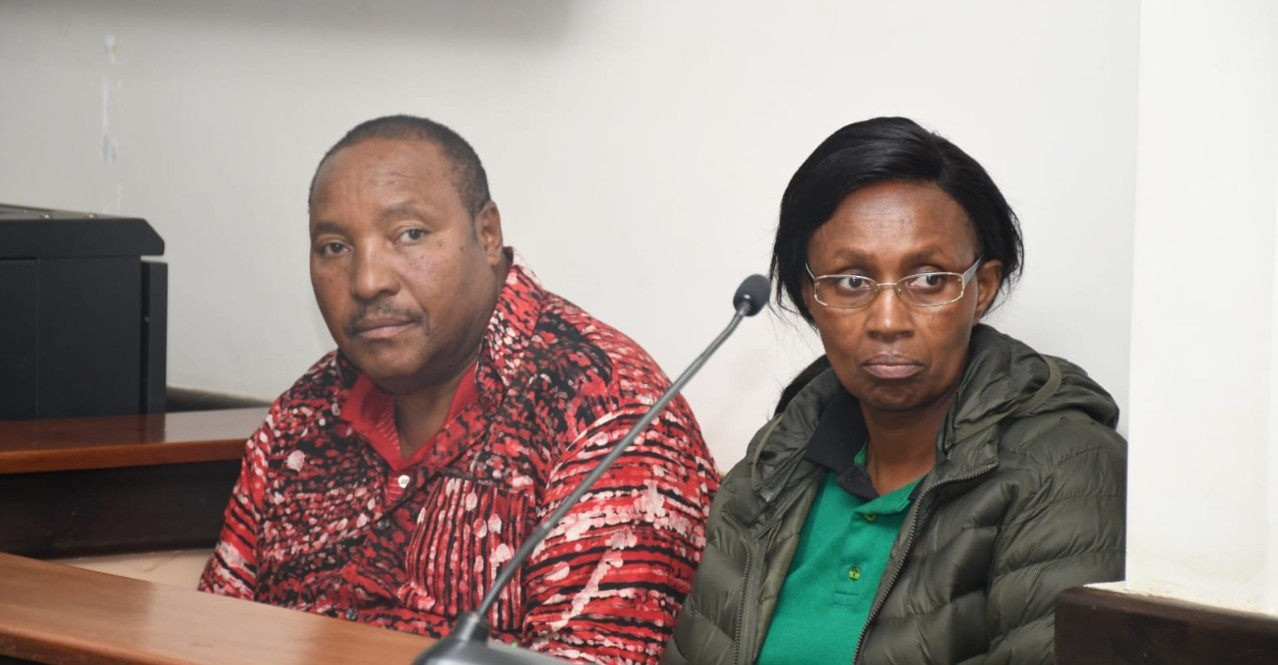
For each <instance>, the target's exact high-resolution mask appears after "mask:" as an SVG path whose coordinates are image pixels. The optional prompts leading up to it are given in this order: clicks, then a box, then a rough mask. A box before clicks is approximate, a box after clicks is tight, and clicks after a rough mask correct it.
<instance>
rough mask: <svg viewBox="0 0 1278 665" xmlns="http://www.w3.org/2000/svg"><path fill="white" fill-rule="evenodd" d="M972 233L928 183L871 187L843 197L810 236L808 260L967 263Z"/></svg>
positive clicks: (960, 210)
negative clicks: (812, 258) (832, 212)
mask: <svg viewBox="0 0 1278 665" xmlns="http://www.w3.org/2000/svg"><path fill="white" fill-rule="evenodd" d="M976 244H977V242H976V231H975V229H974V228H973V227H972V224H971V223H970V222H969V221H968V218H967V214H966V212H965V211H964V210H963V208H962V206H960V205H959V204H958V203H957V202H955V201H954V199H952V198H950V196H949V195H948V194H946V193H945V192H944V191H942V190H941V189H940V188H938V187H936V186H935V185H932V184H930V183H922V184H920V183H910V182H885V183H877V184H875V185H871V186H870V187H866V188H864V189H861V190H858V191H856V192H853V193H852V194H850V195H848V196H847V197H846V198H845V199H844V200H843V201H842V202H841V203H840V204H839V206H838V208H836V209H835V211H834V214H833V215H831V217H830V219H829V220H828V221H827V222H826V223H825V224H823V225H821V226H820V227H819V228H818V229H817V231H816V232H815V233H814V234H813V235H812V239H811V241H810V242H809V243H808V254H809V256H812V257H816V256H821V257H823V258H826V259H827V260H835V259H842V260H850V261H856V262H871V261H872V262H879V261H889V262H896V261H905V262H910V261H915V262H919V261H921V262H928V261H929V260H944V259H950V260H955V259H970V258H971V257H970V256H969V255H972V254H973V253H974V252H975V251H976Z"/></svg>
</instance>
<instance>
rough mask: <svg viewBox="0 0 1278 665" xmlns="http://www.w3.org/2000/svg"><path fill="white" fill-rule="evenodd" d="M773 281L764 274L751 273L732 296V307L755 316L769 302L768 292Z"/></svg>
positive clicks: (747, 314)
mask: <svg viewBox="0 0 1278 665" xmlns="http://www.w3.org/2000/svg"><path fill="white" fill-rule="evenodd" d="M771 290H772V283H771V282H769V281H768V278H767V277H764V276H763V275H750V276H749V277H747V278H745V281H743V282H741V286H738V287H737V292H736V294H735V295H733V296H732V307H733V308H734V309H736V310H737V311H738V312H741V313H742V314H745V315H746V316H754V315H755V314H758V313H759V312H760V311H762V310H763V306H764V305H766V304H768V293H769V292H770V291H771Z"/></svg>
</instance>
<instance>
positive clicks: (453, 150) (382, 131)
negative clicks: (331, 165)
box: [308, 115, 492, 218]
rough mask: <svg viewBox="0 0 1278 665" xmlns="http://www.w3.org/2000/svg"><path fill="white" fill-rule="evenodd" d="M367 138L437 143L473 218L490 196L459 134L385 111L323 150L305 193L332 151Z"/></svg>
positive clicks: (472, 151)
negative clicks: (387, 113) (381, 115)
mask: <svg viewBox="0 0 1278 665" xmlns="http://www.w3.org/2000/svg"><path fill="white" fill-rule="evenodd" d="M370 139H386V140H391V141H427V142H430V143H433V144H435V145H436V146H439V149H440V150H442V151H443V152H444V155H445V156H446V157H448V161H450V162H452V164H453V188H454V189H456V190H457V195H458V196H460V197H461V200H462V205H464V206H466V210H467V212H469V213H470V216H471V217H472V218H473V217H474V216H475V215H478V214H479V211H480V210H483V209H484V206H485V205H486V204H487V203H488V202H489V201H490V200H492V197H491V196H490V195H489V193H488V174H487V173H486V172H485V171H484V165H483V164H482V163H480V161H479V155H478V154H476V153H475V149H474V148H472V147H471V146H470V144H469V143H467V142H466V139H464V138H462V137H461V135H460V134H458V133H457V132H455V131H453V130H451V129H449V128H448V127H446V126H444V125H441V124H439V123H438V122H435V121H434V120H428V119H426V118H419V117H417V116H412V115H388V116H383V117H380V118H373V119H372V120H367V121H364V122H361V123H360V124H358V125H356V126H355V128H354V129H352V130H351V131H349V132H346V136H343V137H342V139H341V140H340V141H338V142H337V143H334V144H333V147H331V148H329V149H328V152H326V153H324V158H323V159H321V160H320V162H319V166H317V167H316V168H315V176H312V177H311V188H310V193H309V195H308V200H309V198H310V197H313V196H314V195H315V177H316V176H318V175H319V169H320V167H322V166H324V162H326V161H328V158H329V157H330V156H332V155H333V153H335V152H337V151H338V150H341V149H342V148H346V147H349V146H352V145H355V144H356V143H362V142H364V141H368V140H370Z"/></svg>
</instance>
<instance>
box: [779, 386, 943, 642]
mask: <svg viewBox="0 0 1278 665" xmlns="http://www.w3.org/2000/svg"><path fill="white" fill-rule="evenodd" d="M858 411H859V409H858ZM857 415H858V420H859V414H857ZM823 420H825V419H824V418H823ZM822 424H825V423H822ZM862 427H864V425H862ZM827 429H829V428H827ZM839 429H843V428H839ZM817 438H818V437H816V436H814V444H815V443H816V442H815V439H817ZM862 440H864V439H862ZM844 441H846V439H844ZM848 452H849V453H850V451H848ZM809 457H810V458H813V457H816V458H819V457H820V454H819V453H817V454H814V455H810V456H809ZM827 468H828V467H827ZM864 468H865V447H864V446H862V447H861V449H860V450H859V451H858V452H857V453H856V456H855V467H854V468H849V469H845V470H844V471H843V472H842V473H838V472H836V471H835V470H833V469H831V470H828V471H827V472H826V474H825V480H824V482H823V483H822V485H821V488H820V489H819V490H818V492H817V496H816V499H815V500H814V501H813V504H812V508H811V510H810V512H809V513H808V517H807V520H806V521H805V522H804V524H803V532H802V533H801V534H800V536H799V546H798V549H797V550H796V551H795V553H794V560H793V561H791V562H790V570H789V572H788V573H787V574H786V578H785V583H784V584H783V585H782V587H781V595H780V597H779V598H778V599H777V608H776V613H775V614H774V615H773V617H772V623H771V625H769V626H768V633H767V636H766V637H765V639H764V643H763V649H762V650H761V651H760V653H759V658H758V661H757V662H758V663H759V665H780V664H782V663H785V664H789V665H792V664H794V663H823V664H826V663H851V662H852V657H853V655H854V652H855V651H856V644H857V641H858V640H859V639H860V637H861V632H862V631H863V630H864V628H865V622H866V620H867V619H868V618H869V615H870V606H871V605H872V604H873V603H874V595H875V592H876V591H878V588H879V581H880V580H881V579H882V577H883V571H884V570H885V569H886V568H887V564H888V558H889V556H888V555H889V554H890V553H891V551H892V543H893V542H895V541H896V535H897V532H899V531H900V530H901V524H902V523H903V522H904V521H905V516H906V513H907V512H909V507H910V502H911V501H912V498H913V496H912V495H913V492H914V489H915V487H916V486H917V485H918V482H919V481H918V480H915V481H914V482H913V483H910V484H909V485H906V486H904V487H902V488H900V489H897V490H895V491H893V492H890V493H888V494H885V495H882V496H876V495H875V493H874V492H873V489H872V486H871V489H870V490H869V491H868V492H867V491H865V489H864V486H865V484H867V483H865V482H864V481H868V475H864V474H865V472H864ZM854 474H855V475H857V476H863V479H862V482H857V483H854V484H855V485H856V486H857V489H858V490H859V491H856V493H853V491H849V489H848V486H849V483H848V481H847V479H848V477H849V476H850V475H854ZM841 476H842V478H843V480H844V482H843V483H840V477H841Z"/></svg>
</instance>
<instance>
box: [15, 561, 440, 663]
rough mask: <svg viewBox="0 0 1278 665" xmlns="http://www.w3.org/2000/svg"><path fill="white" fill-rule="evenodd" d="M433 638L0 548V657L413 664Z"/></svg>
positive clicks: (49, 660) (50, 660)
mask: <svg viewBox="0 0 1278 665" xmlns="http://www.w3.org/2000/svg"><path fill="white" fill-rule="evenodd" d="M430 643H431V640H430V639H428V638H424V637H419V636H415V635H409V634H405V633H397V632H394V631H390V630H385V629H381V628H374V627H371V626H366V625H363V624H359V623H352V622H348V621H343V620H341V619H332V618H328V617H322V616H317V615H312V614H306V613H303V612H296V611H292V610H285V609H281V608H278V607H269V606H266V605H261V604H258V603H251V602H247V601H241V600H234V599H230V598H223V597H219V596H212V595H209V594H203V593H199V592H197V591H195V590H192V589H183V588H180V587H173V586H167V585H163V584H151V583H148V582H143V581H140V580H133V579H128V578H124V577H116V576H114V575H105V574H103V573H96V572H92V571H87V570H80V569H78V568H72V567H70V566H63V565H59V564H53V563H47V562H42V561H35V560H32V559H24V558H22V557H15V556H10V555H4V554H0V657H9V658H14V659H17V660H18V662H22V661H23V660H26V661H33V662H38V663H46V664H48V665H72V664H75V665H79V664H82V663H101V664H105V665H126V664H128V665H132V664H144V665H237V664H244V665H295V664H296V665H339V664H340V665H349V664H350V663H388V664H394V663H402V664H404V665H407V663H410V662H411V661H412V659H413V658H414V657H415V656H416V655H417V654H418V653H419V652H420V651H421V650H422V649H424V648H425V647H427V646H429V645H430ZM0 662H3V661H0Z"/></svg>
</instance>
